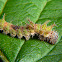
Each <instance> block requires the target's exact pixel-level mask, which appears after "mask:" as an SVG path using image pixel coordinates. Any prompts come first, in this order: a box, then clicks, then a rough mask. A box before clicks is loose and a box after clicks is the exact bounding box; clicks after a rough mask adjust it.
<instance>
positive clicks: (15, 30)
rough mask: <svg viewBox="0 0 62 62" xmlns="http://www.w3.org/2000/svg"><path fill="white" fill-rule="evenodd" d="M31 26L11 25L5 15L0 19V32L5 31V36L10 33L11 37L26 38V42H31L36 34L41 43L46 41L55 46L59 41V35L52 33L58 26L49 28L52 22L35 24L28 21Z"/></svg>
mask: <svg viewBox="0 0 62 62" xmlns="http://www.w3.org/2000/svg"><path fill="white" fill-rule="evenodd" d="M28 21H29V24H27V23H26V26H16V25H13V24H11V23H8V22H6V21H5V15H4V16H3V18H2V19H0V30H3V33H4V34H8V33H10V36H12V37H15V36H17V37H18V38H19V39H21V38H22V37H25V39H26V40H29V39H30V37H31V36H32V38H33V36H35V34H36V35H37V36H38V37H39V39H40V40H41V41H46V42H48V43H50V44H55V43H56V42H57V39H58V33H57V32H55V31H52V28H53V27H54V26H56V24H53V25H50V26H47V23H49V22H50V21H46V22H45V23H44V24H42V25H41V24H34V23H33V22H32V21H30V19H28Z"/></svg>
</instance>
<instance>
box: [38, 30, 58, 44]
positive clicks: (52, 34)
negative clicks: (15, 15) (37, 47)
mask: <svg viewBox="0 0 62 62" xmlns="http://www.w3.org/2000/svg"><path fill="white" fill-rule="evenodd" d="M39 38H40V40H41V41H46V42H49V43H50V44H55V43H56V42H57V39H58V33H57V32H55V31H51V32H50V33H49V34H48V36H46V37H44V36H43V35H39Z"/></svg>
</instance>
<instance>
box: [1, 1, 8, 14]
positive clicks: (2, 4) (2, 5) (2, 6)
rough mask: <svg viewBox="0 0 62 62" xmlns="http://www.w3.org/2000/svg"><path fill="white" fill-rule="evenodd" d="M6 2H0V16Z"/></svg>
mask: <svg viewBox="0 0 62 62" xmlns="http://www.w3.org/2000/svg"><path fill="white" fill-rule="evenodd" d="M6 2H7V0H0V15H1V13H2V11H3V9H4V6H5V4H6Z"/></svg>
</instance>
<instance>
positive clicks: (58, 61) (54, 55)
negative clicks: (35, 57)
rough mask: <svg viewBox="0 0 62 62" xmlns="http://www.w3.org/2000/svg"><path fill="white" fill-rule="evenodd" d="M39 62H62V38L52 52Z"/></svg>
mask: <svg viewBox="0 0 62 62" xmlns="http://www.w3.org/2000/svg"><path fill="white" fill-rule="evenodd" d="M37 62H62V38H61V40H60V41H59V43H58V44H57V45H56V46H55V47H54V48H53V49H52V51H50V52H49V53H48V54H47V55H46V56H45V57H43V58H42V59H40V60H39V61H37Z"/></svg>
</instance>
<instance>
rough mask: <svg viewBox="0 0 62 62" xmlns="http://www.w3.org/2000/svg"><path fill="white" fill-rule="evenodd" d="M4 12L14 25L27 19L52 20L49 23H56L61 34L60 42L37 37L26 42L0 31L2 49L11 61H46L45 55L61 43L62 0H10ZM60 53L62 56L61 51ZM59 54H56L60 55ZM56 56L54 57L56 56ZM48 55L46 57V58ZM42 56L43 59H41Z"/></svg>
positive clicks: (41, 21)
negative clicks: (45, 40) (53, 42)
mask: <svg viewBox="0 0 62 62" xmlns="http://www.w3.org/2000/svg"><path fill="white" fill-rule="evenodd" d="M3 13H5V14H6V15H5V17H6V21H7V22H10V23H13V24H14V25H21V23H24V22H27V19H30V20H31V21H33V22H34V23H38V24H43V23H44V22H45V21H47V20H51V22H49V23H48V25H52V24H53V23H55V24H56V25H57V26H56V27H54V29H53V30H55V31H57V32H58V35H59V38H58V42H57V43H56V44H55V45H51V44H49V43H47V42H44V41H40V40H39V39H38V38H35V37H34V38H33V39H30V40H28V41H26V42H25V40H24V39H23V40H22V39H21V40H20V39H17V38H12V37H10V36H8V35H4V34H2V33H0V49H1V51H2V52H3V53H4V55H5V56H6V58H7V59H8V60H9V61H10V62H14V61H15V62H17V61H18V62H36V61H38V60H39V61H41V62H42V61H44V59H43V57H44V56H47V54H49V53H50V52H51V51H53V50H52V49H53V48H54V47H55V46H56V45H58V44H59V43H60V42H59V40H60V38H61V36H62V29H61V28H62V0H48V1H47V0H14V1H13V0H8V2H7V4H6V6H5V8H4V11H3ZM27 23H28V22H27ZM59 48H60V46H59V47H58V49H59ZM60 51H61V50H60ZM57 52H58V51H57ZM58 53H59V54H58V55H59V56H61V55H60V52H58ZM58 55H56V56H57V57H58ZM54 56H55V55H54ZM54 56H52V57H53V58H54ZM56 56H55V57H56ZM48 57H49V56H48ZM48 57H45V60H46V58H48ZM61 57H62V56H61ZM41 58H42V60H40V59H41ZM47 60H48V59H47ZM53 61H54V60H53Z"/></svg>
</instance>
